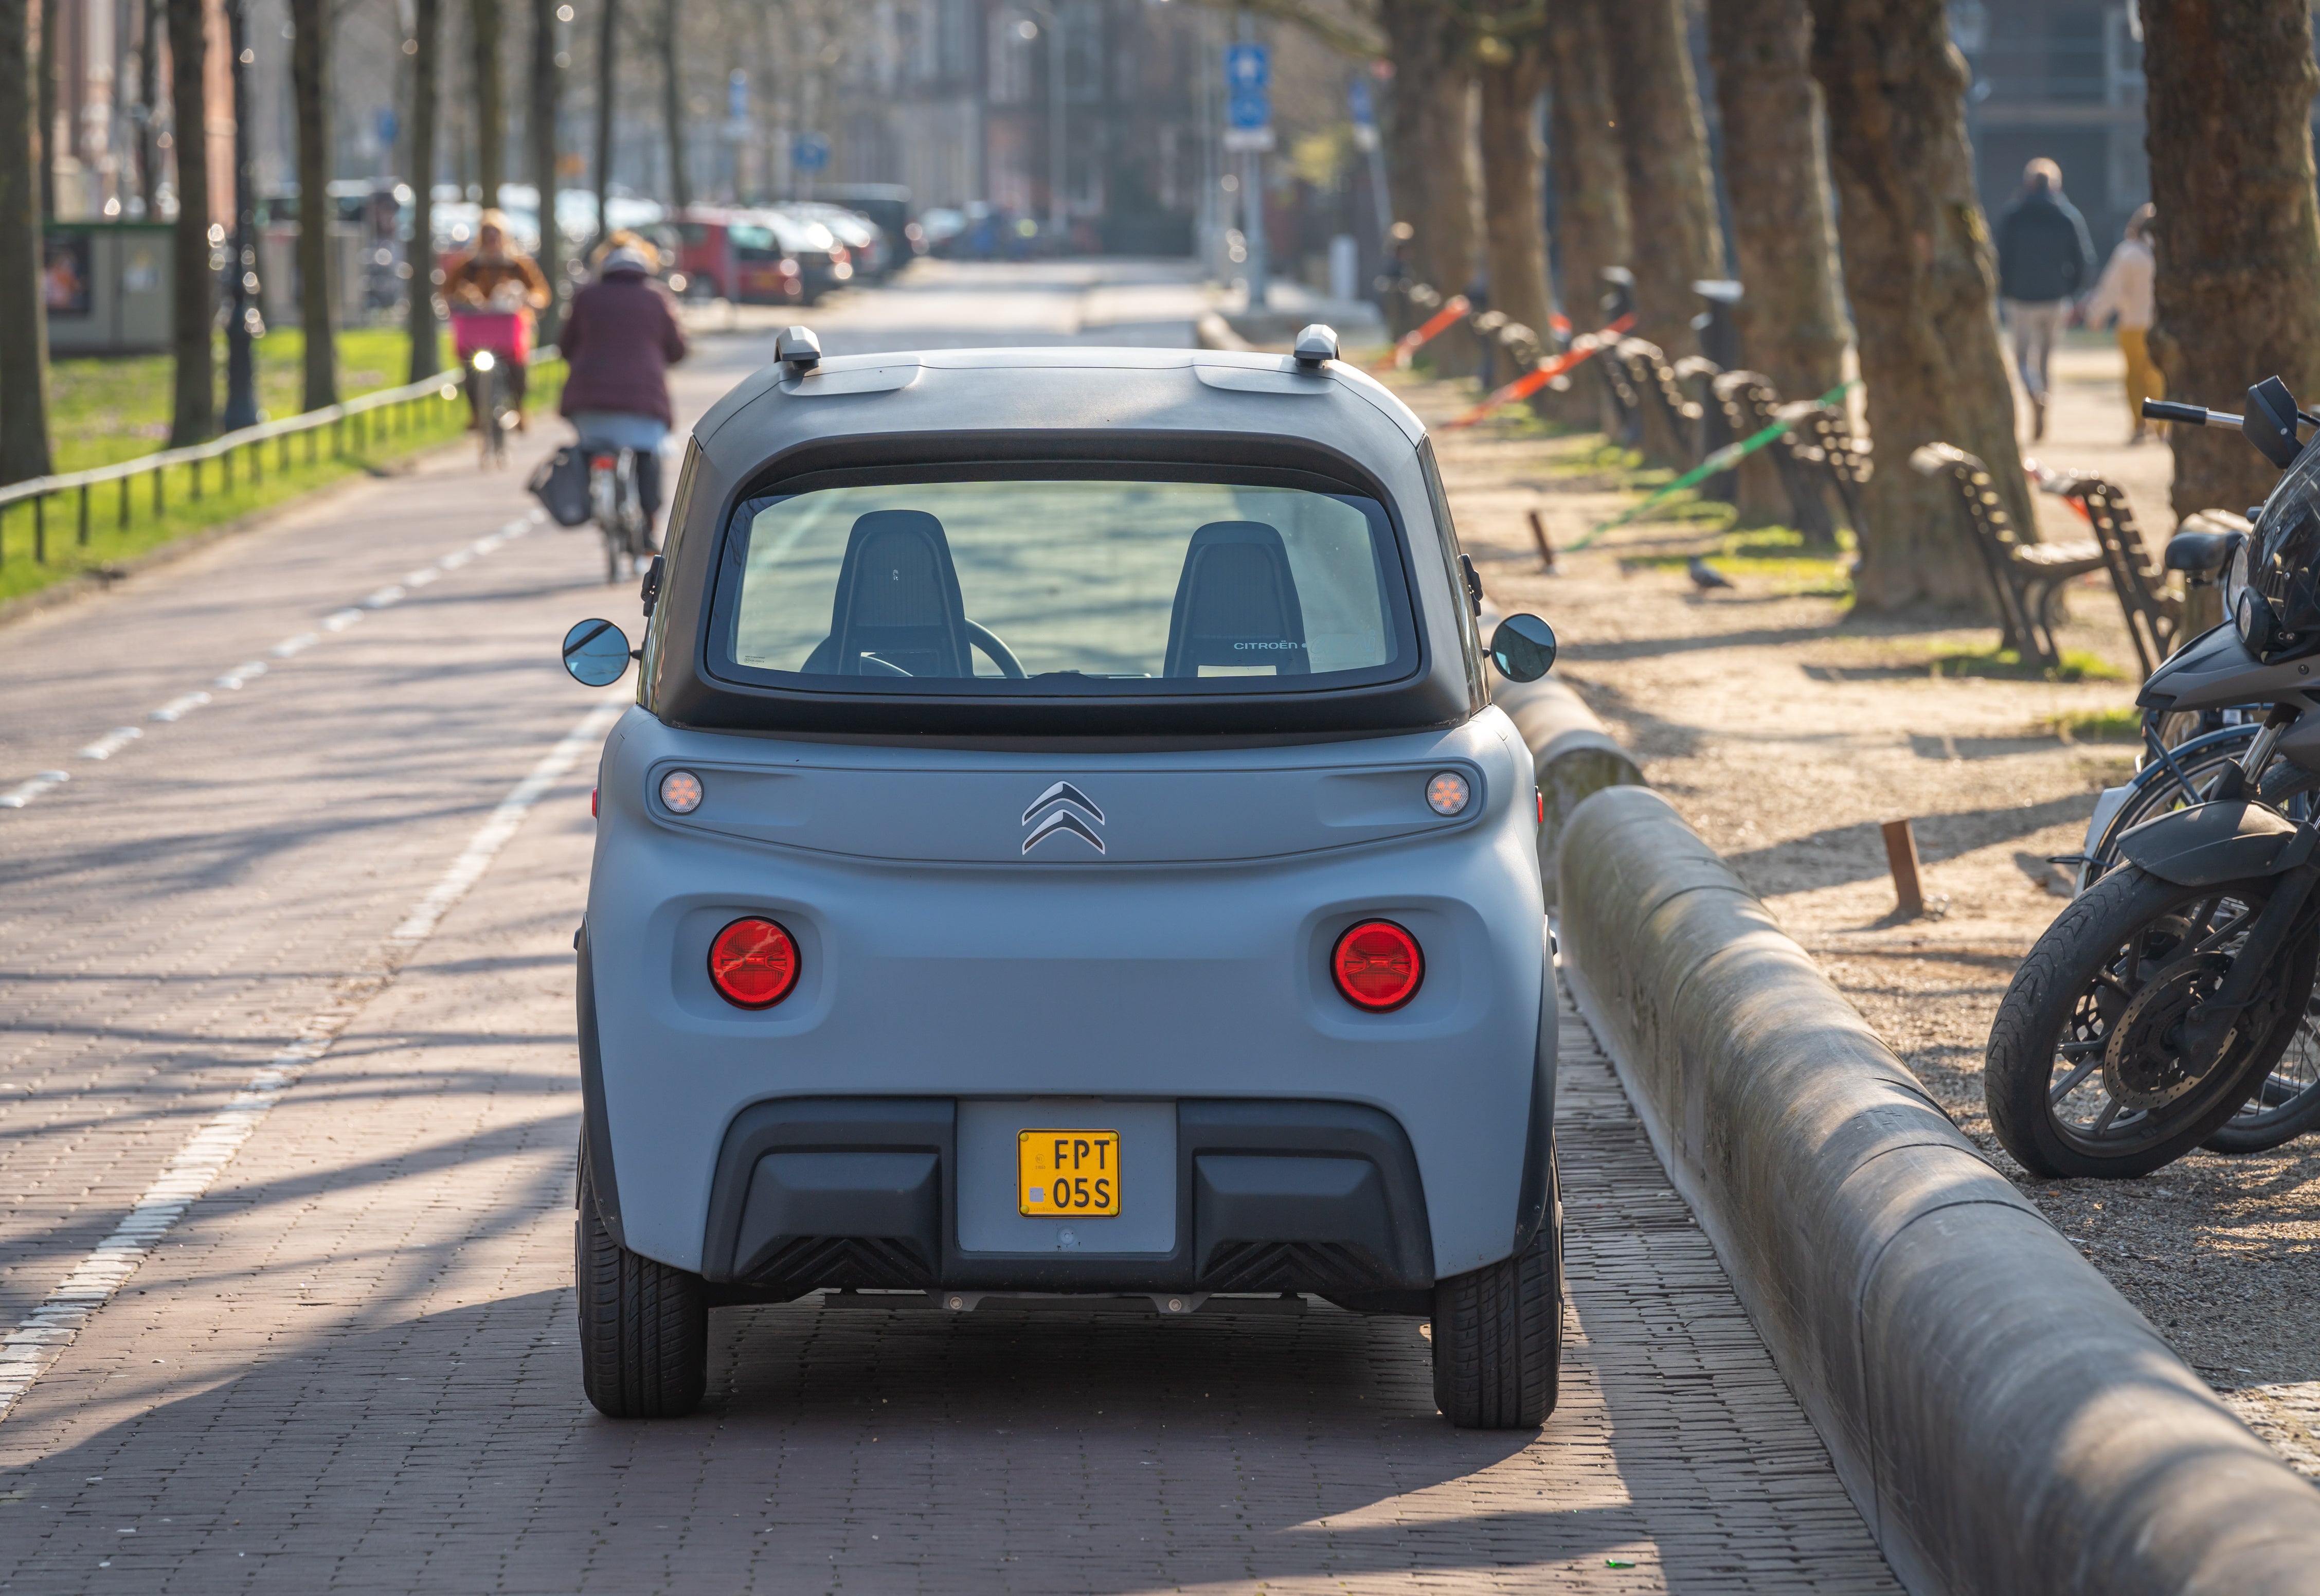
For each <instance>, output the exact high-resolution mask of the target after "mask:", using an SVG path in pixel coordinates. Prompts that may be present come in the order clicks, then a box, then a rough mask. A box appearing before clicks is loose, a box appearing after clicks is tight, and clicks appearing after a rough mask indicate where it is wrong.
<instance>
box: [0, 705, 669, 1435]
mask: <svg viewBox="0 0 2320 1596" xmlns="http://www.w3.org/2000/svg"><path fill="white" fill-rule="evenodd" d="M622 707H623V705H622V704H621V703H598V704H597V705H596V707H595V708H594V709H592V710H590V711H589V712H587V713H586V714H585V715H583V716H581V717H580V721H579V723H578V724H577V725H575V726H574V727H573V728H572V730H570V731H568V732H566V733H565V735H564V737H563V739H562V740H560V741H559V742H557V745H556V746H555V747H554V748H550V749H549V750H548V753H547V754H546V755H545V756H543V757H541V759H540V761H539V764H537V765H535V766H532V768H531V774H530V775H527V776H525V777H524V778H523V779H522V780H521V781H520V782H518V783H517V784H515V786H514V788H513V789H512V790H511V791H510V792H509V793H508V795H507V796H506V797H505V798H503V799H502V800H501V801H500V804H499V807H498V808H496V809H494V810H493V811H492V813H491V818H490V819H489V820H486V821H485V822H484V823H483V826H482V827H481V828H480V829H479V830H477V831H476V834H475V836H474V837H473V838H472V839H469V841H468V843H467V848H465V849H463V850H462V851H461V852H460V854H459V857H458V858H457V859H454V860H453V861H452V862H451V866H450V868H449V869H448V870H446V871H444V872H443V875H442V877H441V879H440V880H439V881H437V882H436V884H434V885H433V886H431V887H430V888H428V890H427V894H426V895H425V896H424V897H422V898H421V899H420V900H419V902H418V905H417V907H415V908H413V909H412V911H411V912H410V914H409V915H407V916H405V917H404V919H403V923H402V924H401V925H399V926H397V927H396V928H395V929H394V932H393V934H392V935H390V936H389V937H388V938H387V939H386V942H385V947H384V948H383V949H382V953H383V955H384V957H383V958H382V959H381V961H380V966H381V967H380V969H379V972H378V974H377V975H376V976H375V978H373V979H372V980H370V981H367V982H364V983H359V984H356V985H354V986H353V987H352V988H351V989H350V990H349V991H348V992H346V993H344V994H343V995H341V996H340V998H339V999H338V1001H336V1002H333V1003H331V1004H330V1005H328V1006H327V1007H325V1008H323V1009H322V1010H320V1011H317V1012H316V1013H314V1014H313V1016H312V1017H310V1018H309V1019H308V1020H307V1021H306V1022H305V1024H304V1025H302V1026H301V1027H299V1028H298V1035H297V1039H296V1040H295V1041H293V1042H292V1043H291V1044H290V1045H289V1046H288V1047H285V1048H283V1049H282V1050H281V1051H280V1052H279V1053H276V1055H275V1056H273V1057H271V1058H269V1059H267V1061H266V1066H265V1067H264V1068H262V1069H260V1070H259V1071H258V1073H257V1074H256V1075H252V1076H250V1078H249V1081H248V1082H247V1083H246V1084H244V1085H243V1086H242V1088H241V1090H240V1091H239V1092H237V1093H234V1094H233V1096H232V1097H231V1098H230V1099H228V1100H227V1102H226V1104H225V1106H224V1107H223V1108H222V1109H220V1110H218V1111H217V1112H216V1113H214V1114H213V1115H211V1116H210V1118H209V1120H207V1121H206V1122H205V1123H204V1124H203V1125H202V1127H201V1128H200V1129H198V1130H196V1131H195V1132H194V1134H193V1135H192V1136H190V1137H188V1138H186V1142H185V1144H184V1145H183V1146H182V1147H178V1149H177V1153H176V1154H175V1156H172V1157H171V1158H170V1160H169V1162H168V1165H167V1167H165V1168H164V1169H163V1170H162V1171H161V1173H160V1174H159V1176H158V1177H156V1178H155V1180H154V1182H153V1183H152V1184H151V1185H150V1186H148V1187H147V1188H146V1189H145V1193H144V1195H143V1196H141V1197H140V1198H138V1200H137V1202H136V1203H135V1204H134V1205H133V1206H132V1207H131V1209H130V1211H128V1213H127V1214H125V1215H123V1216H122V1220H121V1222H120V1223H119V1224H117V1225H115V1226H113V1233H112V1234H111V1235H110V1236H107V1237H106V1238H104V1240H103V1241H100V1242H98V1243H97V1244H96V1246H95V1248H94V1249H93V1250H92V1251H91V1252H90V1253H89V1254H88V1256H86V1257H84V1258H82V1259H81V1261H80V1263H79V1264H78V1265H77V1266H76V1267H75V1268H74V1269H73V1271H72V1273H71V1274H68V1275H66V1276H65V1278H64V1280H63V1282H62V1283H60V1284H59V1285H58V1286H57V1287H56V1289H55V1290H53V1291H51V1292H50V1293H49V1294H48V1295H47V1296H46V1297H45V1298H43V1299H42V1300H41V1305H40V1306H39V1307H37V1308H35V1309H33V1310H32V1311H31V1312H30V1313H28V1314H26V1315H25V1316H24V1317H23V1319H19V1320H18V1321H17V1322H16V1325H15V1328H13V1329H11V1330H10V1331H9V1332H8V1333H7V1335H6V1336H5V1337H0V1419H5V1418H7V1416H8V1415H9V1413H10V1412H12V1411H13V1410H14V1408H15V1406H16V1403H17V1402H18V1401H20V1400H21V1399H22V1398H23V1394H24V1393H25V1392H27V1391H29V1390H31V1389H32V1383H33V1382H35V1381H37V1380H38V1379H39V1378H40V1377H41V1374H44V1373H46V1372H47V1370H48V1368H49V1366H50V1365H51V1364H53V1363H54V1362H55V1361H56V1358H57V1355H58V1354H59V1353H60V1352H62V1351H63V1350H64V1348H65V1347H66V1346H67V1345H68V1344H69V1343H70V1342H71V1340H72V1338H74V1337H75V1336H76V1335H77V1334H79V1333H80V1330H81V1328H82V1327H83V1326H84V1325H86V1324H87V1323H88V1321H89V1319H91V1318H92V1317H94V1316H95V1313H96V1310H98V1309H100V1308H102V1307H104V1305H105V1303H106V1302H108V1301H111V1300H112V1298H113V1293H114V1292H118V1291H119V1290H120V1289H121V1288H122V1285H124V1284H125V1283H127V1282H128V1280H129V1277H130V1276H131V1275H132V1274H135V1273H136V1272H137V1267H138V1265H140V1264H142V1263H143V1262H144V1261H145V1256H146V1255H147V1254H148V1253H150V1252H151V1251H152V1250H153V1247H154V1246H155V1244H156V1243H158V1242H159V1240H160V1239H161V1238H163V1237H164V1236H167V1235H168V1233H169V1231H170V1229H172V1228H173V1227H174V1226H175V1225H176V1224H177V1221H178V1220H180V1219H183V1218H184V1217H185V1213H186V1210H187V1209H188V1208H190V1207H192V1206H193V1204H194V1202H195V1201H196V1200H197V1199H198V1198H200V1197H201V1195H202V1194H203V1193H204V1192H207V1191H208V1190H209V1188H210V1186H211V1184H212V1183H213V1182H214V1181H215V1180H216V1179H217V1177H218V1176H219V1175H220V1174H222V1173H223V1172H224V1170H225V1166H226V1165H228V1164H230V1163H231V1162H232V1161H233V1156H234V1154H235V1153H237V1152H238V1151H240V1148H241V1144H242V1143H244V1142H246V1141H248V1140H249V1136H250V1133H251V1132H252V1131H254V1130H256V1129H258V1125H259V1123H260V1122H261V1121H263V1120H265V1118H266V1116H267V1113H268V1112H269V1111H272V1109H273V1107H274V1105H275V1104H276V1103H277V1102H281V1101H282V1095H283V1093H285V1092H287V1091H289V1090H290V1088H291V1087H292V1086H293V1085H295V1084H296V1083H297V1080H298V1077H299V1076H300V1075H304V1073H305V1072H306V1070H307V1068H308V1067H309V1066H312V1065H313V1063H314V1061H315V1060H316V1059H318V1058H321V1057H322V1056H323V1055H324V1054H325V1053H328V1052H329V1051H330V1050H331V1043H333V1042H335V1041H336V1040H338V1038H339V1037H340V1034H341V1033H342V1032H343V1031H345V1029H346V1028H347V1027H348V1025H349V1023H351V1022H352V1020H354V1017H355V1015H356V1014H357V1013H358V1011H360V1010H361V1008H362V1006H363V1004H365V1003H366V1002H369V1001H370V999H371V998H372V997H374V996H376V994H377V993H379V992H380V991H381V990H383V989H384V988H385V986H386V985H387V984H389V983H391V982H392V981H393V980H394V977H395V974H396V972H397V971H398V970H399V969H400V968H401V967H402V966H403V964H404V962H405V961H407V960H408V959H409V957H410V956H411V953H412V950H413V949H415V948H417V947H418V946H419V945H420V944H421V942H424V941H425V940H426V939H428V937H429V936H430V934H432V932H433V931H434V929H435V928H436V926H437V925H438V924H440V922H441V920H442V918H443V915H444V913H445V911H448V910H449V908H450V907H451V905H452V904H454V903H456V902H458V900H459V898H460V897H461V896H462V895H463V894H464V893H466V892H467V889H468V888H470V887H472V886H473V885H475V884H476V880H477V878H478V877H480V876H481V875H483V873H484V871H485V867H486V866H489V865H490V864H491V862H492V859H493V857H494V856H495V855H497V854H498V853H499V851H500V849H501V848H504V847H506V846H507V842H508V839H510V838H512V837H513V836H514V835H515V832H516V828H517V827H518V826H519V825H521V823H522V821H523V817H524V814H525V812H527V811H529V810H530V808H531V807H532V805H534V804H536V803H539V800H540V798H541V796H542V795H543V794H545V793H547V792H548V789H549V788H551V787H553V786H554V785H555V784H557V782H558V781H561V780H562V779H563V778H564V776H565V775H566V774H568V773H569V772H570V771H571V769H572V767H573V766H575V765H576V764H578V763H579V761H580V758H581V757H582V756H583V755H585V753H587V752H588V750H589V749H591V748H594V747H595V746H596V745H597V744H598V743H600V742H602V741H603V737H604V733H605V732H606V730H609V729H610V728H611V726H612V722H613V721H615V720H617V719H618V718H619V716H620V713H621V709H622ZM46 774H47V775H54V776H55V777H56V778H57V779H58V780H59V781H62V780H64V779H65V775H64V773H63V772H62V771H50V772H48V773H46ZM5 802H7V800H6V799H5V797H0V803H5Z"/></svg>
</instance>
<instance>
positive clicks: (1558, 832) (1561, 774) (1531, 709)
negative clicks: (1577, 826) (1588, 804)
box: [1491, 671, 1644, 903]
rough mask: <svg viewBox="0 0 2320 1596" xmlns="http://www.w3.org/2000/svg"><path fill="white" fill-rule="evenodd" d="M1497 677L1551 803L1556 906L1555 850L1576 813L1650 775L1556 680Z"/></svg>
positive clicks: (1547, 855)
mask: <svg viewBox="0 0 2320 1596" xmlns="http://www.w3.org/2000/svg"><path fill="white" fill-rule="evenodd" d="M1491 677H1492V680H1493V681H1495V682H1496V683H1497V686H1496V687H1495V689H1494V690H1493V691H1492V693H1491V700H1492V702H1493V703H1496V704H1497V705H1498V706H1499V707H1500V709H1502V710H1504V711H1506V712H1507V713H1508V715H1509V716H1510V717H1512V719H1513V721H1514V723H1515V729H1516V730H1518V731H1519V732H1521V733H1522V739H1523V742H1524V744H1525V745H1526V746H1527V748H1529V749H1530V750H1531V768H1532V770H1533V771H1534V772H1535V773H1536V775H1537V778H1538V791H1539V796H1540V797H1542V798H1544V799H1545V800H1546V803H1545V819H1544V821H1543V823H1542V824H1541V825H1540V826H1539V829H1538V878H1539V881H1540V883H1541V884H1543V885H1544V886H1545V888H1546V901H1547V902H1549V903H1553V902H1557V901H1558V900H1557V897H1556V893H1557V892H1558V890H1559V886H1560V872H1559V871H1558V869H1557V867H1556V865H1555V857H1554V856H1555V846H1556V843H1557V840H1558V839H1560V838H1561V837H1562V835H1563V828H1564V827H1565V826H1567V825H1568V824H1569V823H1570V820H1571V815H1572V811H1574V810H1576V809H1577V808H1578V807H1579V805H1580V804H1581V803H1582V802H1583V801H1585V800H1586V799H1588V798H1589V797H1591V796H1592V795H1593V794H1595V793H1600V792H1601V791H1602V790H1603V789H1604V788H1605V787H1618V786H1630V787H1640V786H1642V785H1643V784H1644V773H1643V771H1642V769H1641V768H1640V767H1639V766H1637V765H1636V761H1635V759H1634V757H1633V756H1631V755H1630V754H1629V753H1628V752H1627V749H1625V748H1621V747H1620V746H1619V745H1618V741H1617V740H1616V739H1614V738H1613V737H1612V736H1611V734H1610V733H1609V732H1608V731H1606V730H1603V722H1602V721H1599V720H1597V719H1596V718H1595V712H1593V711H1592V710H1590V709H1589V708H1588V707H1587V706H1586V704H1585V703H1581V700H1580V697H1579V694H1576V693H1573V692H1572V690H1571V689H1570V688H1568V687H1566V686H1564V685H1563V684H1562V683H1560V682H1558V681H1556V680H1555V679H1554V677H1553V676H1544V677H1541V678H1540V679H1539V680H1537V681H1536V682H1509V681H1506V680H1504V679H1503V678H1500V676H1498V674H1497V673H1496V672H1495V671H1494V672H1492V673H1491Z"/></svg>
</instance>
